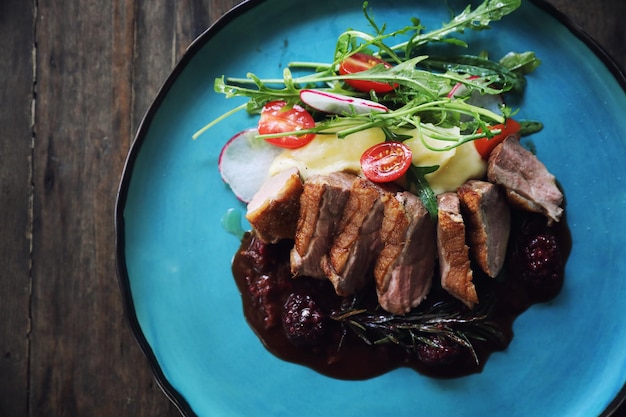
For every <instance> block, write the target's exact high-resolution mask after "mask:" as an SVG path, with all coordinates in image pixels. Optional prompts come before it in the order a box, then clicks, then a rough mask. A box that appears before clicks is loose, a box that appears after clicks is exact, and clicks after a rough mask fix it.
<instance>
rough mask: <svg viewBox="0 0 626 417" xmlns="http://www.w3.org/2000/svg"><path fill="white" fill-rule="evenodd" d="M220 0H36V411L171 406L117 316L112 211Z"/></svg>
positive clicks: (155, 411) (106, 412)
mask: <svg viewBox="0 0 626 417" xmlns="http://www.w3.org/2000/svg"><path fill="white" fill-rule="evenodd" d="M224 4H226V3H225V2H209V1H207V2H176V3H174V2H167V1H160V2H141V1H137V2H133V1H130V0H128V1H116V2H111V3H93V2H85V1H79V0H70V1H64V2H57V1H40V2H39V4H38V15H37V41H38V49H37V58H36V60H37V85H38V99H37V102H36V107H35V112H36V113H35V114H36V120H37V140H36V142H35V149H34V178H33V181H34V240H33V257H34V260H35V261H34V263H33V294H32V317H33V328H32V333H31V356H30V372H31V376H30V378H31V381H32V383H31V386H30V407H31V414H33V415H67V416H76V415H80V416H89V415H98V416H113V415H115V416H118V415H120V416H121V415H128V416H153V415H177V414H178V413H177V411H176V410H175V408H174V407H173V406H172V405H171V404H170V403H169V402H168V401H167V399H166V398H165V396H163V395H162V393H161V392H160V390H159V388H158V387H157V386H156V384H155V383H154V381H153V378H152V373H151V370H150V368H149V366H148V364H147V362H146V360H145V358H144V357H143V356H142V354H141V352H140V351H139V349H138V347H137V345H136V343H135V341H134V339H133V338H132V336H131V335H130V332H129V330H128V329H127V326H126V323H125V321H124V317H123V311H122V310H123V309H122V303H121V295H120V292H119V289H118V285H117V280H116V274H115V263H114V233H113V212H114V210H113V208H114V202H115V194H116V191H117V185H118V181H119V175H120V173H121V171H122V165H123V162H124V159H125V156H126V153H127V151H128V148H129V144H130V142H131V138H132V135H133V132H134V130H135V128H136V125H137V121H138V120H139V119H140V118H141V115H142V113H143V111H145V108H146V107H147V104H148V103H149V101H150V100H151V99H152V98H153V96H154V94H155V93H156V89H157V88H158V86H160V84H161V82H162V81H163V80H164V79H165V76H166V75H167V74H168V73H169V71H170V70H171V68H172V67H173V65H174V64H175V62H176V61H177V60H178V59H179V57H180V56H181V54H182V52H183V48H182V45H187V44H188V43H189V42H190V41H191V40H192V38H193V36H195V35H196V34H197V33H199V31H200V30H201V28H203V27H204V26H206V25H208V24H209V22H210V21H211V19H214V18H215V17H217V16H216V15H215V11H218V10H221V9H220V7H222V8H223V5H224ZM174 6H175V7H174ZM199 16H203V17H199ZM183 28H184V30H183Z"/></svg>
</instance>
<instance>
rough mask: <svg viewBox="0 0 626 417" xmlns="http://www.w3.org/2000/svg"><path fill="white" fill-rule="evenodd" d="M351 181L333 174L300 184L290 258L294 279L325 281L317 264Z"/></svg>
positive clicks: (352, 177) (327, 248)
mask: <svg viewBox="0 0 626 417" xmlns="http://www.w3.org/2000/svg"><path fill="white" fill-rule="evenodd" d="M355 180H356V176H354V175H351V174H346V173H342V172H335V173H332V174H329V175H313V176H311V177H309V178H308V179H307V180H306V182H305V183H304V189H303V191H302V195H301V197H300V211H299V213H298V216H299V218H298V222H297V227H296V233H295V241H294V247H293V249H292V250H291V254H290V257H291V272H292V274H293V275H294V276H304V275H306V276H310V277H314V278H324V277H325V274H324V271H323V270H322V268H321V266H320V260H321V259H322V258H323V256H325V255H326V254H327V253H328V251H329V250H330V245H331V243H332V241H333V238H334V236H335V231H336V229H337V224H338V223H339V220H340V219H341V216H342V213H343V211H344V207H345V205H346V203H347V201H348V198H349V197H350V190H351V189H352V183H353V182H354V181H355Z"/></svg>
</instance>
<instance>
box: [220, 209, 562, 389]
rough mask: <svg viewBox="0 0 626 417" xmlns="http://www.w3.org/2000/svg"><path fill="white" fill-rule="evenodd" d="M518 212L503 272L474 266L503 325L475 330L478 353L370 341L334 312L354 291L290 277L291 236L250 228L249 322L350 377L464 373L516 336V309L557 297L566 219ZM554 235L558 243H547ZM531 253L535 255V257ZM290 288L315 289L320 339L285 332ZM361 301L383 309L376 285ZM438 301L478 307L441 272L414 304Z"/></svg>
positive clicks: (280, 344)
mask: <svg viewBox="0 0 626 417" xmlns="http://www.w3.org/2000/svg"><path fill="white" fill-rule="evenodd" d="M513 219H514V220H513V225H512V230H511V239H510V242H509V246H508V251H509V253H508V256H507V264H506V266H505V268H504V271H503V273H501V274H500V276H499V277H498V278H495V279H491V278H488V277H486V276H482V275H481V274H479V273H476V268H475V272H474V283H475V285H476V288H477V291H478V295H479V299H480V300H481V303H480V304H479V306H477V307H476V308H478V309H481V308H482V307H484V304H489V305H490V306H491V307H490V309H489V313H488V316H487V318H486V319H485V320H486V321H487V322H488V323H489V325H490V326H491V327H493V328H495V329H496V330H497V331H498V332H497V333H498V335H497V337H489V338H488V340H482V341H481V340H474V339H471V338H470V340H471V342H472V346H473V349H474V352H475V356H474V355H473V354H472V352H471V350H470V349H468V348H466V347H463V346H460V345H455V344H452V346H449V345H450V343H449V342H448V343H447V344H446V343H443V344H442V345H440V346H439V348H437V349H435V350H434V351H433V349H431V348H429V347H428V346H426V345H425V344H424V343H421V342H417V343H415V344H412V345H409V346H407V345H398V344H394V343H383V344H377V345H368V344H367V343H365V342H364V341H363V340H362V339H361V338H359V337H357V335H356V334H355V333H354V332H353V331H351V330H350V328H349V326H346V325H345V322H344V321H338V320H336V319H333V318H332V317H331V316H333V317H337V316H338V315H339V312H340V311H345V310H346V308H348V307H349V306H350V304H351V303H352V302H353V299H352V298H351V297H350V298H340V297H338V296H337V295H336V294H335V292H334V289H333V287H332V285H331V284H330V282H329V281H328V280H319V279H313V278H306V277H303V278H296V279H294V278H292V277H291V274H290V271H289V250H290V248H291V246H292V242H290V241H284V242H280V243H278V244H276V245H265V244H263V243H261V242H260V241H259V240H258V239H256V238H255V237H254V235H253V234H252V233H247V234H246V236H245V237H244V239H243V240H242V243H241V247H240V249H239V250H238V251H237V253H236V255H235V257H234V261H233V268H232V269H233V276H234V278H235V281H236V283H237V286H238V288H239V290H240V292H241V295H242V303H243V311H244V314H245V317H246V319H247V321H248V323H249V324H250V326H251V327H252V329H253V330H254V331H255V333H256V334H257V335H258V337H259V338H260V340H261V341H262V343H263V344H264V345H265V347H266V348H267V349H268V350H269V351H270V352H272V353H273V354H274V355H276V356H277V357H279V358H281V359H283V360H285V361H289V362H294V363H298V364H302V365H305V366H308V367H310V368H312V369H314V370H316V371H317V372H319V373H321V374H324V375H327V376H330V377H333V378H338V379H347V380H358V379H367V378H372V377H375V376H377V375H380V374H383V373H386V372H388V371H390V370H393V369H396V368H398V367H410V368H412V369H414V370H416V371H417V372H419V373H422V374H424V375H428V376H432V377H438V378H453V377H459V376H463V375H468V374H472V373H476V372H480V371H481V370H482V368H483V366H484V364H485V362H486V361H487V359H488V357H489V355H491V354H492V353H493V352H496V351H501V350H504V349H506V347H507V346H508V344H509V343H510V341H511V340H512V338H513V331H512V325H513V322H514V320H515V319H516V317H517V316H518V315H520V314H521V313H523V312H524V311H525V310H526V309H528V307H530V306H531V305H532V304H534V303H538V302H545V301H549V300H550V299H553V298H554V297H555V296H557V295H558V293H559V292H560V289H561V287H562V285H563V280H564V265H565V262H566V260H567V257H568V255H569V252H570V249H571V239H570V235H569V230H568V228H567V222H566V219H565V218H563V219H562V220H561V222H559V223H557V224H555V225H554V226H552V227H547V226H546V222H545V219H544V218H543V217H540V216H537V215H530V214H527V213H521V212H516V213H514V216H513ZM550 239H552V240H550ZM546 242H547V243H546ZM548 243H552V244H553V246H554V247H550V246H546V245H547V244H548ZM542 245H543V246H542ZM555 248H556V249H555ZM528 253H531V255H530V256H532V257H533V258H531V259H529V258H528V255H527V254H528ZM544 260H545V262H543V261H544ZM542 268H543V269H542ZM546 268H547V269H549V272H546V271H547V269H546ZM529 270H530V272H529ZM532 274H535V275H537V274H539V275H541V274H543V275H545V276H547V278H546V277H544V278H542V279H541V280H537V279H534V278H536V277H534V275H532ZM528 275H532V276H533V277H534V278H533V279H530V278H528ZM437 276H438V274H437V273H435V277H437ZM531 278H532V277H531ZM291 294H298V295H310V296H311V297H312V299H314V300H315V305H316V307H317V309H318V310H319V311H320V312H321V313H322V314H323V316H324V319H323V322H322V324H323V331H322V332H321V334H320V335H318V336H317V339H316V340H315V343H312V344H305V345H304V346H302V345H299V346H296V345H295V344H294V343H293V342H292V340H290V339H289V338H288V337H287V335H286V332H285V330H284V326H285V325H284V324H283V315H285V311H284V310H285V304H286V302H287V300H288V298H289V297H290V295H291ZM489 300H492V301H491V302H490V301H489ZM359 302H360V306H361V307H367V309H368V310H370V311H377V310H376V307H377V303H376V296H375V291H374V288H371V289H369V290H366V291H364V292H363V294H360V295H359ZM437 303H446V305H448V306H454V308H456V309H458V310H459V311H460V312H462V313H463V314H472V312H470V311H469V310H468V309H467V308H466V307H465V306H464V305H463V304H462V303H460V302H458V301H456V300H455V299H453V298H452V297H450V296H449V295H447V293H446V292H445V291H443V290H442V289H441V288H440V287H438V285H437V279H435V281H434V283H433V289H432V290H431V292H430V294H429V296H428V298H427V299H426V301H424V302H423V303H422V304H421V305H420V306H418V307H417V309H416V310H421V311H424V310H426V309H428V308H430V307H432V306H433V305H435V304H437ZM481 304H482V306H481ZM485 311H486V310H485ZM555 325H557V324H556V323H555ZM426 336H428V335H426ZM444 342H445V340H444ZM476 359H478V363H477V361H476Z"/></svg>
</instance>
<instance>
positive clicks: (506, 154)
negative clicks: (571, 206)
mask: <svg viewBox="0 0 626 417" xmlns="http://www.w3.org/2000/svg"><path fill="white" fill-rule="evenodd" d="M487 177H488V179H489V181H490V182H493V183H495V184H500V185H502V186H503V187H504V188H505V189H506V196H507V198H508V200H509V202H510V203H511V205H513V206H515V207H518V208H520V209H523V210H528V211H532V212H536V213H542V214H544V215H545V216H546V217H547V218H548V222H549V223H552V222H558V221H559V220H560V218H561V215H562V214H563V208H562V207H561V204H562V203H563V193H562V192H561V190H559V187H558V186H557V185H556V179H555V177H554V175H552V174H551V173H550V172H549V171H548V169H547V168H546V166H545V165H544V164H543V163H542V162H541V161H540V160H539V159H538V158H537V157H536V156H535V155H534V154H533V153H532V152H530V151H528V150H527V149H525V148H524V147H523V146H522V145H521V144H520V142H519V140H517V139H515V138H514V137H508V138H506V139H505V140H504V141H503V142H502V143H501V144H499V145H498V146H496V147H495V148H494V150H493V151H492V152H491V155H490V156H489V163H488V165H487Z"/></svg>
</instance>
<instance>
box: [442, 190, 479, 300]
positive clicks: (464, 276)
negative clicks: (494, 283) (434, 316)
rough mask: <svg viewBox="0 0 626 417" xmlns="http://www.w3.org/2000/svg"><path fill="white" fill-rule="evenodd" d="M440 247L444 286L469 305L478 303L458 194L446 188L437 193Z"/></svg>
mask: <svg viewBox="0 0 626 417" xmlns="http://www.w3.org/2000/svg"><path fill="white" fill-rule="evenodd" d="M437 203H438V206H439V210H438V220H439V221H438V223H437V249H438V252H439V266H440V270H441V286H442V287H443V288H444V289H445V290H446V291H448V292H449V293H450V294H451V295H453V296H454V297H456V298H458V299H459V300H461V301H462V302H463V303H464V304H465V305H467V306H468V307H469V308H473V307H474V305H475V304H476V303H478V295H477V294H476V288H475V287H474V283H473V282H472V278H473V273H472V270H471V268H470V259H469V248H468V247H467V245H466V244H465V224H464V222H463V217H462V216H461V207H460V201H459V197H458V196H457V194H456V193H453V192H447V193H443V194H439V195H438V196H437Z"/></svg>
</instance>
